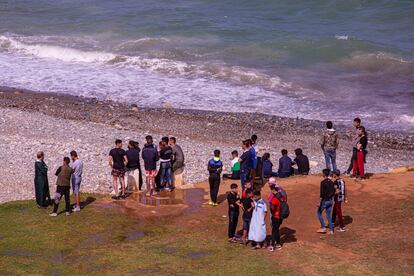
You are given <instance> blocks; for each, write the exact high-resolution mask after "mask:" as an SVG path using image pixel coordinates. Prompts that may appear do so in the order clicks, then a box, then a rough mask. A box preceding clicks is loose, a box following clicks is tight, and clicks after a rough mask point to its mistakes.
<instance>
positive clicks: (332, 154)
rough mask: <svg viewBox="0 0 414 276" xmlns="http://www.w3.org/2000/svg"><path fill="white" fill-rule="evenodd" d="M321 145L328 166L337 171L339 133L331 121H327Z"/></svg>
mask: <svg viewBox="0 0 414 276" xmlns="http://www.w3.org/2000/svg"><path fill="white" fill-rule="evenodd" d="M321 147H322V150H323V153H324V155H325V163H326V168H327V169H329V170H330V171H336V149H337V148H338V134H337V133H336V131H335V129H334V128H333V124H332V122H331V121H327V122H326V131H325V132H324V134H323V135H322V138H321Z"/></svg>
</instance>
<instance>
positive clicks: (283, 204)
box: [276, 192, 290, 219]
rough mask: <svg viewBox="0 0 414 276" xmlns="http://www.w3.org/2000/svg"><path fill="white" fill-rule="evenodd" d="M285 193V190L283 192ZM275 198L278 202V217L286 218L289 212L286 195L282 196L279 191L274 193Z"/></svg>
mask: <svg viewBox="0 0 414 276" xmlns="http://www.w3.org/2000/svg"><path fill="white" fill-rule="evenodd" d="M285 193H286V192H285ZM276 198H277V199H278V200H279V202H280V218H281V219H287V218H288V217H289V214H290V210H289V204H288V203H287V200H286V196H283V195H282V194H281V193H280V192H279V193H277V194H276Z"/></svg>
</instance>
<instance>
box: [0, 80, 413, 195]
mask: <svg viewBox="0 0 414 276" xmlns="http://www.w3.org/2000/svg"><path fill="white" fill-rule="evenodd" d="M350 116H351V117H353V116H354V115H352V114H351V115H350ZM323 127H324V123H323V122H319V121H311V120H304V119H292V118H283V117H277V116H267V115H263V114H254V113H253V114H251V113H217V112H214V111H198V110H178V109H172V108H169V107H168V106H165V108H162V109H157V108H142V107H138V106H136V105H128V104H124V103H117V102H112V101H100V100H97V99H89V98H79V97H73V96H68V95H57V94H50V93H34V92H30V91H23V90H16V89H11V88H0V130H1V132H0V157H1V160H2V161H3V164H2V165H1V168H2V172H3V176H2V178H1V180H0V186H1V191H0V202H5V201H10V200H19V199H30V198H33V190H34V188H33V166H34V165H33V162H34V160H35V154H36V152H37V151H39V150H42V151H44V152H45V154H46V162H47V164H48V165H49V168H50V172H49V175H50V176H49V179H50V180H49V181H50V184H51V189H52V190H54V182H55V177H54V171H55V170H56V169H57V167H58V166H59V165H60V164H61V162H62V158H63V156H67V155H68V154H69V152H70V151H71V150H73V149H75V150H77V151H78V153H79V154H80V157H81V158H82V159H83V160H84V162H85V171H84V181H83V183H82V190H83V191H88V192H98V193H107V192H108V191H109V187H110V168H109V166H108V164H107V155H108V152H109V150H110V149H111V148H112V146H113V142H114V140H115V139H116V138H120V139H123V140H125V141H127V140H129V139H134V140H137V141H139V142H140V143H141V145H142V144H143V142H144V137H145V136H146V135H147V134H151V135H153V136H154V137H155V139H157V140H158V139H159V138H160V137H161V136H165V135H173V136H176V137H177V139H178V143H179V144H180V145H181V146H182V148H183V149H184V152H185V154H186V179H187V182H188V183H195V182H198V181H201V180H205V179H206V178H207V171H206V165H205V164H206V162H207V160H208V159H209V158H210V157H211V153H212V151H213V150H214V149H215V148H219V149H221V150H222V155H223V156H222V158H223V160H224V161H225V163H226V164H227V165H229V161H230V160H229V159H230V152H231V150H234V149H238V150H240V144H241V143H240V142H241V140H242V139H245V138H247V137H250V135H251V134H253V133H255V134H257V135H258V136H259V141H258V142H259V144H260V148H261V154H263V153H264V152H265V151H268V152H270V153H271V155H272V156H271V159H272V161H273V163H274V164H275V166H274V169H277V159H278V158H279V155H280V150H281V149H282V148H286V149H287V150H288V151H289V154H290V155H291V156H292V157H293V155H292V153H293V150H294V149H295V148H297V147H301V148H302V149H303V150H304V153H305V154H306V155H308V157H309V159H310V160H311V161H314V162H312V163H313V164H314V166H313V167H312V169H311V172H312V173H318V172H319V171H320V170H321V169H322V168H323V167H324V158H323V154H322V152H321V149H320V146H319V138H320V135H321V132H322V131H323ZM366 127H367V129H368V131H369V137H370V143H369V155H368V163H367V170H368V172H370V173H375V172H383V171H388V170H389V169H391V168H395V167H398V166H403V165H408V164H410V163H412V159H413V157H414V154H413V153H414V135H413V133H391V132H382V131H372V130H370V129H369V126H368V125H366ZM336 128H337V131H338V133H339V135H340V137H341V141H340V149H339V150H338V153H337V154H338V157H337V159H338V161H337V162H338V165H339V168H341V170H344V169H346V168H347V166H348V162H349V158H350V133H352V131H351V130H350V126H341V125H338V126H336Z"/></svg>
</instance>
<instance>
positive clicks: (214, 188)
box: [207, 149, 223, 206]
mask: <svg viewBox="0 0 414 276" xmlns="http://www.w3.org/2000/svg"><path fill="white" fill-rule="evenodd" d="M207 169H208V172H209V173H210V176H209V178H208V182H209V184H210V201H209V202H208V204H209V205H212V206H217V205H218V203H217V195H218V192H219V188H220V179H221V172H222V170H223V162H222V161H221V160H220V151H219V150H217V149H216V150H215V151H214V157H213V158H212V159H210V161H208V166H207Z"/></svg>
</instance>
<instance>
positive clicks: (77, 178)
mask: <svg viewBox="0 0 414 276" xmlns="http://www.w3.org/2000/svg"><path fill="white" fill-rule="evenodd" d="M70 157H71V158H72V169H73V175H72V190H73V194H74V195H75V206H74V208H73V210H72V211H73V212H79V211H80V210H81V207H80V185H81V182H82V172H83V161H82V160H80V159H79V156H78V153H77V152H76V151H74V150H73V151H71V152H70Z"/></svg>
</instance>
